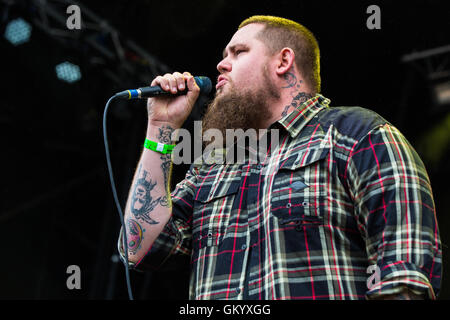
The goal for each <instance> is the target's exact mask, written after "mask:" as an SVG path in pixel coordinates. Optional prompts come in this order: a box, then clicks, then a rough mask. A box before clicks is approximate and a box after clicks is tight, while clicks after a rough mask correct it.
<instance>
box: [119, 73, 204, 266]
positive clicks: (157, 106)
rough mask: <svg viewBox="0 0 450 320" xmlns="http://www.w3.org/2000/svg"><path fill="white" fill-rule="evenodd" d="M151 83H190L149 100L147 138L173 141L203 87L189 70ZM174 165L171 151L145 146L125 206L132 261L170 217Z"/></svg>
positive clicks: (170, 87)
mask: <svg viewBox="0 0 450 320" xmlns="http://www.w3.org/2000/svg"><path fill="white" fill-rule="evenodd" d="M151 85H152V86H155V85H159V86H161V88H163V89H164V90H166V91H170V92H172V93H176V92H177V90H184V89H185V87H186V86H187V87H188V93H187V94H186V95H182V96H175V95H174V96H168V97H156V98H151V99H149V100H148V105H147V108H148V127H147V139H149V140H152V141H155V142H160V143H163V144H171V138H172V133H173V131H174V130H175V129H178V128H180V127H181V126H182V124H183V122H184V121H185V120H186V118H187V117H188V115H189V113H190V112H191V110H192V108H193V106H194V103H195V101H196V100H197V97H198V94H199V92H200V89H199V88H198V86H197V85H196V83H195V80H194V78H193V77H192V75H190V74H189V73H187V72H185V73H183V74H181V73H179V72H175V73H174V74H166V75H164V76H158V77H156V78H155V79H154V80H153V82H152V84H151ZM171 168H172V162H171V155H170V154H162V153H159V152H156V151H152V150H149V149H146V148H144V150H143V152H142V155H141V158H140V160H139V164H138V168H137V170H136V173H135V175H134V178H133V182H132V184H131V188H130V193H129V195H128V201H127V204H126V207H125V225H126V228H125V229H126V234H127V241H128V243H127V245H128V249H129V250H128V259H129V261H131V262H134V263H136V262H138V261H140V260H141V259H142V258H143V257H144V255H145V254H146V253H147V252H148V250H149V248H150V246H151V245H152V244H153V242H154V241H155V239H156V238H157V237H158V236H159V234H160V233H161V231H162V230H163V229H164V227H165V225H166V224H167V222H168V221H169V219H170V216H171V214H172V209H171V200H170V171H171Z"/></svg>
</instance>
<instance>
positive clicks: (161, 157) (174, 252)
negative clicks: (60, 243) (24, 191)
mask: <svg viewBox="0 0 450 320" xmlns="http://www.w3.org/2000/svg"><path fill="white" fill-rule="evenodd" d="M319 58H320V55H319V47H318V43H317V41H316V39H315V37H314V35H313V34H312V33H311V32H310V31H309V30H308V29H307V28H305V27H304V26H302V25H300V24H298V23H296V22H294V21H291V20H287V19H284V18H279V17H271V16H253V17H251V18H248V19H246V20H244V21H243V22H242V23H241V25H240V26H239V28H238V30H237V31H236V33H235V34H234V36H233V37H232V39H231V40H230V41H229V43H228V45H227V46H226V48H225V50H224V51H223V58H222V60H221V61H220V62H219V64H218V65H217V70H218V72H219V76H218V78H217V85H216V95H215V98H214V100H213V101H212V102H211V103H210V105H209V106H208V110H207V112H206V114H205V116H204V118H203V120H202V121H203V123H202V124H203V130H208V129H210V128H216V129H218V130H220V131H222V132H224V133H225V130H226V129H239V128H240V129H243V130H246V129H249V128H253V129H276V130H278V132H279V143H278V144H277V145H276V146H274V147H273V148H272V149H270V148H269V150H268V152H267V156H266V157H265V159H263V161H261V162H258V163H256V164H255V163H251V162H248V163H243V164H242V163H238V164H236V163H225V164H202V165H194V164H193V165H191V167H190V169H189V170H188V172H187V173H186V176H185V179H184V180H183V181H181V182H180V183H179V184H177V186H176V188H175V190H173V191H172V192H171V191H170V190H169V185H170V184H169V181H170V169H171V154H170V150H171V148H172V147H173V143H172V141H171V138H170V137H171V133H172V132H173V130H175V129H177V128H180V127H181V126H182V124H183V123H184V121H185V120H186V118H187V117H188V115H189V113H190V112H191V110H192V108H193V105H194V103H195V101H196V100H197V97H198V95H199V92H200V89H199V87H198V86H197V84H196V83H195V80H194V78H193V76H192V75H191V74H190V73H188V72H184V73H179V72H175V73H173V74H166V75H164V76H158V77H156V78H155V79H154V80H153V82H152V83H151V85H152V86H160V87H161V88H162V89H163V90H165V91H167V92H171V93H173V94H174V95H172V96H171V95H169V96H168V95H165V96H157V97H153V98H150V99H148V129H147V136H146V138H147V140H148V141H150V142H149V143H148V147H145V148H144V149H143V152H142V156H141V158H140V161H139V164H138V168H137V170H136V173H135V177H134V180H133V183H132V186H131V188H130V194H129V198H128V202H127V205H126V208H125V220H126V231H125V232H126V234H127V240H128V249H129V255H128V257H129V260H130V265H131V267H132V268H136V269H146V268H164V266H165V265H166V264H170V263H171V261H172V260H174V259H175V258H176V256H179V255H186V256H188V257H190V261H191V276H190V292H189V297H190V299H260V300H261V299H263V300H268V299H277V300H278V299H339V300H341V299H435V298H436V296H437V295H438V293H439V289H440V281H441V254H442V251H441V241H440V235H439V229H438V225H437V220H436V215H435V214H436V213H435V210H434V202H433V194H432V190H431V186H430V181H429V178H428V175H427V172H426V169H425V167H424V165H423V163H422V161H421V160H420V158H419V156H418V154H417V153H416V152H415V150H414V149H413V148H412V147H411V145H410V144H409V143H408V141H407V140H406V139H405V137H404V136H403V135H402V134H401V133H400V132H399V131H398V130H397V129H396V128H395V127H394V126H393V125H392V124H390V123H389V122H388V121H386V120H385V119H383V118H382V117H381V116H379V115H377V114H376V113H374V112H372V111H370V110H368V109H364V108H360V107H336V106H330V100H329V99H328V98H326V97H324V96H323V95H321V94H320V87H321V78H320V61H319ZM186 87H187V89H188V91H187V93H186V94H184V95H176V94H177V93H178V92H179V91H183V90H185V89H186ZM267 132H270V130H267ZM152 143H153V144H152ZM247 152H248V153H251V152H252V150H251V149H248V150H247ZM123 232H124V230H122V231H121V233H120V235H119V241H118V246H119V252H120V253H121V256H122V259H123V258H124V249H123ZM369 270H372V271H369ZM373 272H376V274H373Z"/></svg>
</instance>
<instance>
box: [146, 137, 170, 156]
mask: <svg viewBox="0 0 450 320" xmlns="http://www.w3.org/2000/svg"><path fill="white" fill-rule="evenodd" d="M144 147H146V148H147V149H150V150H152V151H156V152H159V153H162V154H169V153H172V150H173V148H175V145H174V144H164V143H160V142H155V141H152V140H148V139H145V143H144Z"/></svg>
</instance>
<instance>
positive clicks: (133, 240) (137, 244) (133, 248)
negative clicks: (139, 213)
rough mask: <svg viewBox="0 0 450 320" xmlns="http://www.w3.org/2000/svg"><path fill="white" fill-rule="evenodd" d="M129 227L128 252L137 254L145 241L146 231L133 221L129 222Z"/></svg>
mask: <svg viewBox="0 0 450 320" xmlns="http://www.w3.org/2000/svg"><path fill="white" fill-rule="evenodd" d="M127 225H128V236H127V239H128V250H129V252H130V253H131V254H133V255H134V254H136V252H137V251H138V250H139V249H140V248H141V242H142V239H144V236H143V234H144V232H145V229H143V228H142V226H141V225H140V224H139V222H137V221H136V220H133V219H128V220H127Z"/></svg>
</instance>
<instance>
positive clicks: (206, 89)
mask: <svg viewBox="0 0 450 320" xmlns="http://www.w3.org/2000/svg"><path fill="white" fill-rule="evenodd" d="M194 79H195V82H196V83H197V85H198V86H199V87H200V92H201V93H203V94H208V93H210V92H211V89H212V82H211V79H209V78H208V77H203V76H201V77H194Z"/></svg>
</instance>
